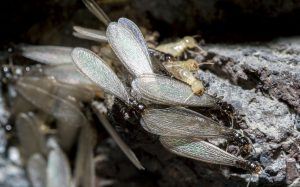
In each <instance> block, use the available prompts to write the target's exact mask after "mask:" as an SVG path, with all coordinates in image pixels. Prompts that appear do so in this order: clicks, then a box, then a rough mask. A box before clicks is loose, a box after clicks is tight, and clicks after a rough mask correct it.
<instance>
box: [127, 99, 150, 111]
mask: <svg viewBox="0 0 300 187" xmlns="http://www.w3.org/2000/svg"><path fill="white" fill-rule="evenodd" d="M129 103H130V105H131V106H132V107H133V109H134V110H135V111H137V112H143V111H144V110H145V108H146V106H145V105H144V104H143V103H139V102H137V100H134V99H129Z"/></svg>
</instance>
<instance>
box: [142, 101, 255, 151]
mask: <svg viewBox="0 0 300 187" xmlns="http://www.w3.org/2000/svg"><path fill="white" fill-rule="evenodd" d="M142 120H143V122H144V123H142V125H143V127H144V129H145V130H147V131H149V132H150V133H153V134H156V135H160V136H170V137H192V138H201V139H204V138H219V137H223V138H225V139H227V140H229V141H231V142H233V143H234V144H236V145H239V146H242V149H250V148H251V146H250V143H249V141H248V139H246V138H245V137H244V136H243V135H242V134H241V133H239V132H238V131H236V130H235V129H231V128H227V127H223V126H220V125H219V124H218V123H217V122H216V121H213V120H212V119H210V118H208V117H206V116H204V115H202V114H200V113H197V112H194V111H193V110H189V109H186V108H182V107H177V108H165V109H148V110H145V112H144V113H143V118H142Z"/></svg>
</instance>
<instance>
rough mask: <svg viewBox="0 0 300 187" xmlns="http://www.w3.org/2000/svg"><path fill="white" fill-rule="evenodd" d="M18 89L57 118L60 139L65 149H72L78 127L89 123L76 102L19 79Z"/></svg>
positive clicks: (44, 110)
mask: <svg viewBox="0 0 300 187" xmlns="http://www.w3.org/2000/svg"><path fill="white" fill-rule="evenodd" d="M16 89H17V91H18V93H19V94H20V95H22V96H23V97H24V98H25V99H26V100H27V101H29V102H30V103H31V104H32V105H34V106H35V107H36V108H38V109H40V110H42V111H43V112H45V113H47V114H48V115H50V116H53V117H54V118H55V119H56V121H57V128H58V136H59V141H60V143H61V145H62V147H63V148H64V149H65V150H70V148H71V147H72V145H73V143H74V141H75V139H76V136H77V132H78V128H79V127H80V126H81V125H84V124H87V120H86V118H85V116H84V115H83V114H82V112H81V111H80V110H79V109H78V107H77V106H76V103H74V102H72V101H70V100H66V99H62V98H60V97H57V96H55V95H52V94H49V93H48V91H47V90H44V89H42V88H39V87H37V86H35V85H32V84H28V83H25V82H22V81H18V83H17V88H16ZM66 134H67V135H66Z"/></svg>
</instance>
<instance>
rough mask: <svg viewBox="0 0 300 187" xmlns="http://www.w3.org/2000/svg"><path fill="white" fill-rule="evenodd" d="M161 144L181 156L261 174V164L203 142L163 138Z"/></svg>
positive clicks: (191, 139) (190, 139) (189, 139)
mask: <svg viewBox="0 0 300 187" xmlns="http://www.w3.org/2000/svg"><path fill="white" fill-rule="evenodd" d="M160 142H161V143H162V145H163V146H164V147H166V148H167V149H168V150H170V151H171V152H172V153H175V154H177V155H179V156H184V157H188V158H192V159H195V160H199V161H202V162H207V163H214V164H220V165H227V166H234V167H238V168H242V169H245V170H248V171H250V172H251V173H253V174H259V173H260V172H261V166H260V165H259V164H256V163H253V162H250V161H247V160H245V159H243V158H239V157H236V156H234V155H232V154H229V153H227V152H226V151H223V150H222V149H220V148H218V147H217V146H214V145H212V144H210V143H208V142H206V141H203V140H193V138H174V137H168V136H161V137H160Z"/></svg>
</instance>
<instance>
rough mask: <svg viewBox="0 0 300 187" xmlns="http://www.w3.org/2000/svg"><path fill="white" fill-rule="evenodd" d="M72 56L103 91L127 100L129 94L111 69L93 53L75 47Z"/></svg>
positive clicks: (83, 71)
mask: <svg viewBox="0 0 300 187" xmlns="http://www.w3.org/2000/svg"><path fill="white" fill-rule="evenodd" d="M72 58H73V60H74V63H75V64H76V66H77V67H78V69H79V70H80V71H81V72H82V73H84V74H85V75H86V76H87V77H88V78H90V79H91V80H92V81H93V82H94V83H96V84H97V85H98V86H99V87H101V88H102V89H103V90H104V91H106V92H108V93H110V94H113V95H115V96H117V97H118V98H119V99H121V100H123V101H124V102H128V100H129V95H128V93H127V91H126V89H125V87H124V85H123V84H122V82H121V81H120V79H119V78H118V77H117V75H116V74H115V73H114V72H113V70H112V69H111V68H110V67H109V66H107V65H106V64H105V62H104V61H103V60H102V59H101V58H100V57H98V56H97V55H96V54H95V53H93V52H92V51H90V50H88V49H84V48H75V49H74V50H73V52H72Z"/></svg>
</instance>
